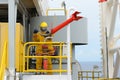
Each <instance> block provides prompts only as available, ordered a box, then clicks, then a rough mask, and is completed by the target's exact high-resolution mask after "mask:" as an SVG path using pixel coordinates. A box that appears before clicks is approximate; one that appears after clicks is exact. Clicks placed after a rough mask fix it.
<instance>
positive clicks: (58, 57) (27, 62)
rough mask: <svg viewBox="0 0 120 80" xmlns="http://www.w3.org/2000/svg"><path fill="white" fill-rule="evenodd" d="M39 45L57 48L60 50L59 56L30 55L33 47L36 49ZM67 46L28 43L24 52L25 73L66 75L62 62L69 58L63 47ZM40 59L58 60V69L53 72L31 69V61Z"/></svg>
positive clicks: (48, 43)
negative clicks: (64, 53)
mask: <svg viewBox="0 0 120 80" xmlns="http://www.w3.org/2000/svg"><path fill="white" fill-rule="evenodd" d="M38 45H48V46H49V45H52V46H53V47H57V48H58V55H54V56H50V55H48V56H37V55H30V54H29V53H30V50H31V48H32V47H36V46H38ZM64 46H66V44H65V43H63V42H27V43H25V44H24V50H23V51H24V52H23V54H24V55H23V72H46V73H47V72H55V73H59V74H61V73H66V72H67V69H63V68H62V61H63V59H66V60H67V56H66V55H63V47H64ZM71 51H72V50H71ZM32 58H34V59H40V58H48V59H49V58H51V59H58V60H59V63H58V65H59V66H58V68H57V69H52V70H43V69H40V70H36V68H34V69H30V68H29V59H32Z"/></svg>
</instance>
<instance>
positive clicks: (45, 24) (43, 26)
mask: <svg viewBox="0 0 120 80" xmlns="http://www.w3.org/2000/svg"><path fill="white" fill-rule="evenodd" d="M40 27H41V28H46V27H48V24H47V23H46V22H41V24H40Z"/></svg>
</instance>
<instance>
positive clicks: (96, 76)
mask: <svg viewBox="0 0 120 80" xmlns="http://www.w3.org/2000/svg"><path fill="white" fill-rule="evenodd" d="M101 73H102V72H101V71H79V72H78V80H120V78H102V77H101Z"/></svg>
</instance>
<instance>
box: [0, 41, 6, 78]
mask: <svg viewBox="0 0 120 80" xmlns="http://www.w3.org/2000/svg"><path fill="white" fill-rule="evenodd" d="M6 66H7V43H6V42H5V44H4V48H3V53H2V56H1V62H0V80H4V73H5V68H6Z"/></svg>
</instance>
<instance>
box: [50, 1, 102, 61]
mask: <svg viewBox="0 0 120 80" xmlns="http://www.w3.org/2000/svg"><path fill="white" fill-rule="evenodd" d="M62 1H66V5H67V7H74V8H76V9H77V10H78V11H80V12H82V13H81V15H82V16H84V17H86V18H88V45H86V46H76V58H77V59H78V60H79V61H81V62H82V61H101V59H100V58H101V54H100V33H99V32H100V29H99V3H98V0H49V4H50V7H51V8H60V7H61V5H60V4H61V2H62Z"/></svg>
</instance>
